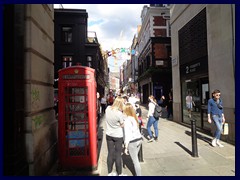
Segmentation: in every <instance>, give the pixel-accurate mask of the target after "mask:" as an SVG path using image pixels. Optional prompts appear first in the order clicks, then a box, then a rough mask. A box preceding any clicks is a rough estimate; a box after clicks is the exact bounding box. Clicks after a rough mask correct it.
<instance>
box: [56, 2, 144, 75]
mask: <svg viewBox="0 0 240 180" xmlns="http://www.w3.org/2000/svg"><path fill="white" fill-rule="evenodd" d="M144 5H146V4H62V6H63V8H64V9H86V11H87V13H88V31H94V32H96V34H97V38H98V42H99V43H100V44H101V47H102V49H103V50H104V51H111V50H114V49H117V48H130V47H131V45H132V40H133V37H134V35H137V26H138V25H141V12H142V9H143V6H144ZM54 8H61V6H60V5H59V4H55V5H54ZM118 57H126V55H125V54H122V55H119V56H118ZM124 61H125V60H124V59H121V58H120V59H119V58H118V59H117V64H116V59H115V60H114V58H112V57H110V58H109V60H108V62H109V68H110V71H116V70H117V67H116V66H118V67H119V66H120V65H122V63H123V62H124Z"/></svg>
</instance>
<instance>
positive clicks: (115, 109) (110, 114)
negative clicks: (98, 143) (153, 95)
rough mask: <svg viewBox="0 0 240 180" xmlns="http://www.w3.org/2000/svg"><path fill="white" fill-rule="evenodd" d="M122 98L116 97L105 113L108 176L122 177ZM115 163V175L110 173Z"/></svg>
mask: <svg viewBox="0 0 240 180" xmlns="http://www.w3.org/2000/svg"><path fill="white" fill-rule="evenodd" d="M123 106H124V104H123V98H122V97H117V98H116V99H115V100H114V102H113V105H112V106H108V107H107V109H106V111H105V119H106V140H107V148H108V156H107V167H108V176H116V175H119V176H123V174H122V157H121V152H122V144H123V125H124V124H123V113H122V111H123ZM114 163H115V166H116V171H117V174H116V173H114V172H112V170H113V164H114Z"/></svg>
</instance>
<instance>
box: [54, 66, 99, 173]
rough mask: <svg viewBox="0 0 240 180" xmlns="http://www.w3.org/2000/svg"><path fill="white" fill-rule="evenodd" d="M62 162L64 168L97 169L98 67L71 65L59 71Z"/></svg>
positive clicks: (60, 157)
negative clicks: (96, 79)
mask: <svg viewBox="0 0 240 180" xmlns="http://www.w3.org/2000/svg"><path fill="white" fill-rule="evenodd" d="M58 74H59V81H58V94H59V104H58V108H59V109H58V121H59V122H58V140H59V141H58V142H59V143H58V144H59V147H58V149H59V165H60V167H61V168H63V169H68V168H80V169H82V168H84V169H91V170H95V169H96V168H97V121H96V120H97V113H96V109H97V107H96V81H95V70H94V69H92V68H89V67H83V66H71V67H68V68H65V69H61V70H59V72H58Z"/></svg>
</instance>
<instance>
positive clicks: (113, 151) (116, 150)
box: [106, 135, 123, 175]
mask: <svg viewBox="0 0 240 180" xmlns="http://www.w3.org/2000/svg"><path fill="white" fill-rule="evenodd" d="M106 140H107V148H108V156H107V167H108V173H111V172H112V170H113V164H114V162H115V166H116V171H117V173H118V175H119V174H122V156H121V153H122V144H123V138H116V137H111V136H108V135H106Z"/></svg>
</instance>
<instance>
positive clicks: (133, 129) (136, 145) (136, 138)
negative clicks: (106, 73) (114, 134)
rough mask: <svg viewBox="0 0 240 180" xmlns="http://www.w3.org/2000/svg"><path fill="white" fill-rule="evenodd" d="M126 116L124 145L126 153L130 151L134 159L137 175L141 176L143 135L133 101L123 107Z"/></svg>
mask: <svg viewBox="0 0 240 180" xmlns="http://www.w3.org/2000/svg"><path fill="white" fill-rule="evenodd" d="M123 113H124V115H125V117H124V145H125V150H124V152H125V154H127V155H128V152H129V154H130V156H131V159H132V161H133V165H134V169H135V172H136V175H137V176H141V166H140V163H139V159H138V152H139V150H140V147H141V144H142V135H141V133H140V130H139V125H138V117H137V115H136V112H135V110H134V108H133V106H132V105H131V103H126V104H125V106H124V108H123Z"/></svg>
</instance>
